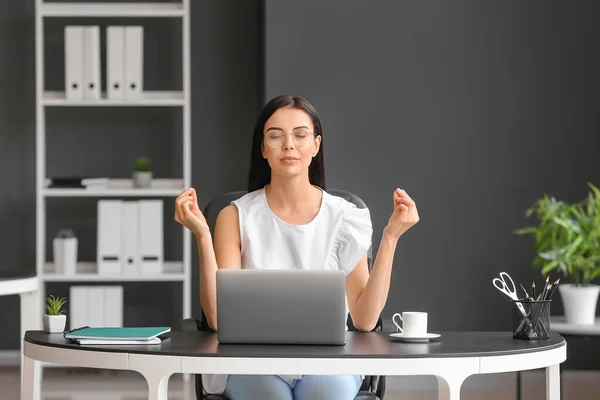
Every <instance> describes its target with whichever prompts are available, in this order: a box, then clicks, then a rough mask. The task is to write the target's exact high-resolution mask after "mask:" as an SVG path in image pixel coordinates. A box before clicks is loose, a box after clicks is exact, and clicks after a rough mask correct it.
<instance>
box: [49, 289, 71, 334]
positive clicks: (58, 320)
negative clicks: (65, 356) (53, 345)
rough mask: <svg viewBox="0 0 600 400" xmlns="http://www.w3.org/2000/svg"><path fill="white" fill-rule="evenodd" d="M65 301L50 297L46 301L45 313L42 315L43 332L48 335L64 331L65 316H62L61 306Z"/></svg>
mask: <svg viewBox="0 0 600 400" xmlns="http://www.w3.org/2000/svg"><path fill="white" fill-rule="evenodd" d="M66 302H67V299H65V298H64V297H54V296H53V295H50V296H49V297H48V298H47V299H46V313H45V314H44V330H45V331H46V332H48V333H62V332H64V331H65V326H66V324H67V316H66V315H64V314H63V312H64V310H62V306H64V305H65V303H66Z"/></svg>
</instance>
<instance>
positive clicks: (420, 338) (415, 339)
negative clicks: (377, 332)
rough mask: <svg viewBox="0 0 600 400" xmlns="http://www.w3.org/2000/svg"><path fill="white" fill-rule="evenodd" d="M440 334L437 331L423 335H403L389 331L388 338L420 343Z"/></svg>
mask: <svg viewBox="0 0 600 400" xmlns="http://www.w3.org/2000/svg"><path fill="white" fill-rule="evenodd" d="M440 336H441V335H440V334H439V333H426V334H425V335H423V336H404V334H403V333H401V332H398V333H390V340H398V341H401V342H412V343H420V342H427V341H429V340H430V339H435V338H439V337H440Z"/></svg>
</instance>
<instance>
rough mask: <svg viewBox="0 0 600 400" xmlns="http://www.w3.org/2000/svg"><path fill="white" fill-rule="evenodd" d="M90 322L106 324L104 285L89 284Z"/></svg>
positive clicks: (99, 324) (92, 323)
mask: <svg viewBox="0 0 600 400" xmlns="http://www.w3.org/2000/svg"><path fill="white" fill-rule="evenodd" d="M87 291H88V307H87V312H88V324H89V325H90V326H104V287H103V286H88V287H87Z"/></svg>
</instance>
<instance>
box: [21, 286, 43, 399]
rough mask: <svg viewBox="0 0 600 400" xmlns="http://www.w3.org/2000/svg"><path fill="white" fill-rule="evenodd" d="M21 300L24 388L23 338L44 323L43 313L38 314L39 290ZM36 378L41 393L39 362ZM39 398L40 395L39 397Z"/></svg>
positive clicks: (22, 359) (24, 294) (23, 294)
mask: <svg viewBox="0 0 600 400" xmlns="http://www.w3.org/2000/svg"><path fill="white" fill-rule="evenodd" d="M20 298H21V299H20V300H21V340H20V343H21V387H23V379H24V375H25V372H24V366H25V363H24V357H23V338H24V337H25V331H32V330H37V329H39V328H40V327H39V324H40V323H41V321H42V316H41V315H40V314H41V313H39V312H37V311H36V310H39V308H40V304H39V294H38V291H37V290H34V291H32V292H27V293H21V294H20ZM34 368H35V369H36V371H35V376H37V377H38V378H37V379H36V380H35V382H34V384H35V385H37V388H36V390H37V392H38V393H39V391H40V385H41V373H40V372H41V364H40V363H39V362H36V363H35V367H34ZM37 398H39V395H38V397H37Z"/></svg>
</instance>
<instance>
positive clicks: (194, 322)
mask: <svg viewBox="0 0 600 400" xmlns="http://www.w3.org/2000/svg"><path fill="white" fill-rule="evenodd" d="M327 192H328V193H329V194H332V195H334V196H339V197H342V198H344V199H346V200H347V201H349V202H351V203H354V204H355V205H356V206H357V207H358V208H366V205H365V203H364V201H362V199H361V198H360V197H358V196H356V195H354V194H352V193H349V192H345V191H342V190H333V189H332V190H328V191H327ZM245 194H246V192H245V191H237V192H229V193H224V194H222V195H220V196H217V197H216V198H215V199H213V200H212V201H211V202H210V203H208V205H207V206H206V208H205V209H204V217H205V218H206V222H207V223H208V226H209V228H210V232H211V234H213V237H214V227H215V223H216V221H217V216H218V215H219V212H220V211H221V210H222V209H223V208H225V207H226V206H228V205H229V204H231V202H232V201H233V200H236V199H239V198H240V197H242V196H243V195H245ZM372 255H373V253H372V249H371V248H369V250H368V251H367V260H368V265H369V271H371V268H372V263H373V257H372ZM181 330H183V331H209V330H210V327H209V326H208V323H207V322H206V316H205V315H204V311H202V319H201V320H198V319H197V318H187V319H184V320H182V321H181ZM348 330H349V331H358V329H357V328H356V327H355V326H354V323H353V322H352V318H351V317H350V316H348ZM373 330H374V331H376V330H379V331H381V330H382V320H381V317H379V318H378V320H377V325H376V326H375V328H374V329H373ZM195 379H196V399H198V400H229V399H228V398H227V397H226V396H224V395H215V394H207V393H205V391H204V387H203V386H202V375H198V374H197V375H196V376H195ZM384 393H385V376H371V375H367V376H365V378H364V379H363V382H362V385H361V387H360V390H359V392H358V394H357V395H356V397H355V398H354V399H355V400H382V399H383V395H384Z"/></svg>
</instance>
